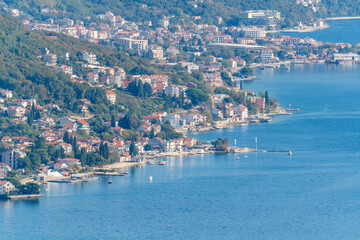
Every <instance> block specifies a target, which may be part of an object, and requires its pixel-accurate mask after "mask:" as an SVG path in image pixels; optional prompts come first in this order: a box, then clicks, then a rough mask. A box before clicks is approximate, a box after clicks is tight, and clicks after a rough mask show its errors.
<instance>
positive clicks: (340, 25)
mask: <svg viewBox="0 0 360 240" xmlns="http://www.w3.org/2000/svg"><path fill="white" fill-rule="evenodd" d="M326 23H327V24H328V25H330V27H329V28H325V29H322V30H319V31H315V32H303V33H282V35H288V36H292V37H301V38H305V37H310V38H314V39H316V40H318V41H323V42H332V43H350V44H357V43H359V42H360V40H359V39H360V20H359V19H349V20H336V21H332V20H331V21H326Z"/></svg>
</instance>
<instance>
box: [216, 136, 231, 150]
mask: <svg viewBox="0 0 360 240" xmlns="http://www.w3.org/2000/svg"><path fill="white" fill-rule="evenodd" d="M212 144H213V146H214V147H215V149H216V151H227V150H228V144H229V139H228V138H224V139H222V138H218V139H217V140H216V141H214V142H212Z"/></svg>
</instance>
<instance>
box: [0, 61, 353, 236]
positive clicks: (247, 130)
mask: <svg viewBox="0 0 360 240" xmlns="http://www.w3.org/2000/svg"><path fill="white" fill-rule="evenodd" d="M258 75H260V76H261V79H259V80H256V81H252V82H248V83H246V84H245V87H246V88H248V89H252V90H255V91H256V92H259V91H265V90H268V92H269V95H270V97H276V98H277V99H278V100H279V101H280V102H281V103H282V104H283V105H288V104H291V107H293V108H300V109H301V111H300V112H298V113H295V114H294V115H292V116H278V117H276V118H274V119H273V121H272V122H270V123H266V124H254V125H244V126H236V127H231V128H228V129H222V130H217V131H212V132H208V133H195V134H191V135H190V136H192V137H196V138H198V139H200V140H204V141H210V140H214V139H216V138H218V137H228V138H229V139H230V143H231V144H233V143H234V140H235V139H236V140H237V146H241V147H254V146H255V141H254V139H255V137H257V138H258V147H259V149H277V150H281V149H284V150H286V149H291V150H293V156H288V155H287V154H286V153H251V154H247V155H248V157H247V158H245V157H244V154H219V155H199V156H192V157H191V156H190V157H182V158H169V159H168V164H167V165H165V166H158V165H156V166H143V167H136V168H131V169H128V171H129V175H128V176H125V177H112V178H111V179H112V184H108V183H107V179H102V180H99V181H93V182H88V183H79V184H54V183H50V184H48V188H49V190H48V191H45V190H44V191H43V193H44V194H45V197H43V198H41V199H40V200H37V201H7V202H0V219H1V224H0V239H327V240H328V239H359V236H360V228H359V226H360V145H359V139H360V134H359V130H360V128H359V127H360V97H359V93H360V68H359V66H357V65H325V64H318V65H317V64H314V65H297V66H294V67H293V68H292V69H291V70H290V71H285V70H284V71H283V70H265V71H261V72H259V73H258ZM239 156H240V160H236V158H237V157H239ZM149 176H152V177H153V181H152V182H149V180H148V177H149Z"/></svg>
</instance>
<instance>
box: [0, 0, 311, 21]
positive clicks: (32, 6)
mask: <svg viewBox="0 0 360 240" xmlns="http://www.w3.org/2000/svg"><path fill="white" fill-rule="evenodd" d="M1 1H2V2H3V3H5V4H7V5H8V6H9V7H15V8H18V9H20V10H22V11H25V12H27V13H30V14H31V15H32V16H34V17H35V18H38V17H40V15H39V12H40V10H41V9H42V8H44V7H49V8H55V9H57V10H60V11H66V12H67V14H70V16H72V17H73V18H75V19H76V18H83V17H84V16H93V15H95V14H100V13H104V12H106V11H109V10H111V11H112V12H114V13H115V14H118V15H121V16H123V17H125V18H126V19H127V20H131V21H145V20H152V21H155V24H156V20H157V19H161V18H162V16H163V15H168V14H173V15H175V16H177V17H183V18H187V16H201V18H202V19H201V20H200V21H202V22H206V23H215V22H216V17H217V16H221V17H223V18H224V20H226V21H228V20H230V19H231V18H232V16H236V15H238V13H239V12H240V11H243V10H252V9H273V10H279V11H281V13H282V14H283V15H284V16H285V17H286V18H287V19H288V20H287V21H290V22H296V21H300V20H302V21H303V20H304V19H311V18H312V17H313V12H312V11H311V10H310V9H308V8H305V7H303V6H301V5H297V4H296V1H295V0H204V1H202V2H201V1H189V0H57V1H55V0H17V1H13V0H0V3H1ZM57 15H58V16H59V17H61V16H62V14H61V13H60V14H57Z"/></svg>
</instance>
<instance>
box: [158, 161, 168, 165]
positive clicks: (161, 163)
mask: <svg viewBox="0 0 360 240" xmlns="http://www.w3.org/2000/svg"><path fill="white" fill-rule="evenodd" d="M166 163H167V162H166V161H160V162H158V164H159V165H165V164H166Z"/></svg>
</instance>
